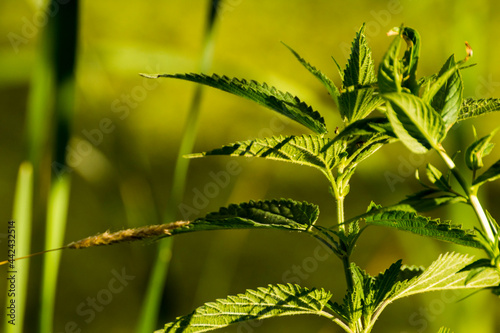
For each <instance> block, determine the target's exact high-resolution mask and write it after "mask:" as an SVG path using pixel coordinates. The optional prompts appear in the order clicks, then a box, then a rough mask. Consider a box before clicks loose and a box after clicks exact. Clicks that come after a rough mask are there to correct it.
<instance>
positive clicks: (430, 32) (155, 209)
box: [0, 0, 500, 333]
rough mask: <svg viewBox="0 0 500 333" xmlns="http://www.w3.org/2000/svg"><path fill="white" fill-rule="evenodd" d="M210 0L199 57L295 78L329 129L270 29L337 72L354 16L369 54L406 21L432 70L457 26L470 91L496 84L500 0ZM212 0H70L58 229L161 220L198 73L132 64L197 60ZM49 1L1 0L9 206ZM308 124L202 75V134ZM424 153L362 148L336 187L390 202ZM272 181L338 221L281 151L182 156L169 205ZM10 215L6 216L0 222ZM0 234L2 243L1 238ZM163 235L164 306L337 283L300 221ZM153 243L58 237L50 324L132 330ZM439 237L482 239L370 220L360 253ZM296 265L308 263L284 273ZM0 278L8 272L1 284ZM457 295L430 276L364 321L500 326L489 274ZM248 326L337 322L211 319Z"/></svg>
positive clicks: (377, 267)
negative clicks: (168, 257)
mask: <svg viewBox="0 0 500 333" xmlns="http://www.w3.org/2000/svg"><path fill="white" fill-rule="evenodd" d="M219 6H220V7H219V16H218V17H217V22H216V26H215V30H214V54H213V59H212V64H211V66H210V68H211V69H210V72H215V73H219V74H225V75H228V76H235V77H240V78H247V79H255V80H257V81H260V82H262V81H265V82H267V83H268V84H271V85H274V86H277V87H279V88H280V89H281V90H285V91H290V92H291V93H293V94H295V95H298V96H300V97H301V99H303V100H305V101H306V102H308V103H309V104H311V105H313V106H314V108H315V109H317V110H318V111H319V112H320V113H322V114H323V115H324V116H325V118H326V120H327V125H328V126H329V129H330V132H333V130H334V129H335V127H336V126H338V125H340V122H339V117H338V115H337V112H336V110H335V109H334V106H333V103H332V101H331V99H330V98H329V96H328V95H327V93H326V91H325V90H324V89H323V87H322V86H321V85H320V84H319V83H318V82H317V81H316V79H315V78H314V77H312V76H311V75H310V74H309V73H308V72H307V71H305V70H304V69H303V68H302V67H301V65H300V64H299V63H298V62H297V61H296V59H295V58H294V57H293V56H292V55H291V54H290V53H289V51H288V50H287V49H286V48H285V47H284V46H283V45H282V44H281V43H280V42H281V41H282V42H285V43H286V44H287V45H290V46H291V47H293V48H294V49H295V50H296V51H297V52H298V53H299V54H300V55H301V56H302V57H304V58H305V59H307V60H308V61H309V62H311V63H312V64H313V65H315V66H316V67H318V68H320V69H322V70H323V71H324V72H325V73H328V74H329V75H330V77H331V78H333V79H334V81H335V82H337V83H339V77H338V74H337V72H336V67H335V64H334V62H333V61H332V59H331V56H333V57H335V59H336V60H337V61H338V62H339V63H340V65H341V66H344V64H345V62H346V57H347V55H348V53H347V52H348V50H349V47H350V44H351V41H352V39H353V37H354V34H355V32H356V31H357V30H358V29H359V27H360V26H361V24H362V23H363V22H366V24H367V26H366V29H367V31H366V32H367V35H368V37H369V42H370V45H371V47H372V50H373V53H374V59H375V62H376V64H378V62H379V60H380V58H381V57H382V55H383V53H384V52H385V50H386V48H387V46H388V45H389V43H390V39H389V38H388V37H387V36H386V35H385V33H386V32H387V31H388V30H390V29H391V28H392V27H394V26H399V25H400V24H401V23H404V24H405V25H407V26H411V27H413V28H415V29H417V30H418V31H419V32H420V34H421V37H422V48H421V58H420V66H419V75H421V76H423V75H429V74H432V73H434V72H437V71H438V70H439V68H440V67H441V65H442V64H443V63H444V61H445V60H446V58H447V57H448V56H449V55H450V54H452V53H455V54H456V56H457V58H459V59H460V58H462V57H463V56H464V55H465V49H464V41H466V40H467V41H468V42H469V43H470V44H471V45H472V47H473V49H474V57H473V62H475V63H477V64H478V65H477V66H475V67H474V68H472V69H468V70H466V71H464V72H463V77H464V81H465V96H466V97H476V98H484V97H497V98H498V97H500V66H499V65H498V60H497V59H498V54H500V43H499V40H498V38H499V37H498V34H497V32H498V31H499V29H500V20H498V17H499V14H500V12H499V10H500V4H499V3H498V2H496V1H493V0H490V1H486V0H477V1H462V0H460V1H453V2H451V1H448V2H436V1H428V0H425V1H423V0H422V1H410V0H408V1H405V0H401V1H393V0H389V1H367V0H365V1H352V2H347V1H327V0H313V1H278V0H275V1H263V0H254V1H250V0H225V1H221V2H220V3H219ZM209 7H210V2H209V1H201V0H184V1H180V0H170V1H169V0H165V1H160V0H155V1H148V2H145V3H141V2H137V1H134V2H132V1H127V0H124V1H121V2H119V3H118V2H113V1H106V0H104V1H94V2H91V1H82V2H81V3H80V8H79V15H80V17H79V19H80V21H79V41H78V53H77V71H76V80H77V84H76V109H75V114H74V118H73V120H72V132H71V145H70V146H69V148H68V150H67V152H68V153H69V156H70V162H69V165H70V167H71V177H72V185H71V196H70V202H69V210H68V224H67V230H66V235H65V243H67V242H70V241H73V240H77V239H80V238H84V237H86V236H89V235H94V234H96V233H98V232H103V231H105V230H108V229H110V230H119V229H122V228H127V227H131V226H142V225H147V224H157V223H161V222H162V215H163V214H164V210H165V206H166V205H167V202H168V200H169V193H170V186H171V184H172V174H173V167H174V164H175V159H176V156H177V152H178V149H179V145H180V137H181V134H182V130H183V127H184V125H185V120H186V114H187V110H188V108H189V105H190V103H191V100H192V98H193V93H194V90H195V89H196V86H195V85H194V84H192V83H188V82H181V81H177V80H157V81H151V80H147V79H144V78H142V77H140V76H139V75H138V73H183V72H193V71H198V70H199V63H200V57H201V52H202V44H203V34H204V29H205V26H206V18H207V12H208V10H209ZM44 15H47V14H46V13H44V9H43V7H42V6H41V1H34V0H33V1H19V0H2V1H1V2H0V17H1V19H0V73H1V74H0V103H1V104H0V105H2V108H1V112H2V118H1V119H2V120H1V122H0V140H1V144H0V156H2V161H3V162H2V163H1V165H0V168H1V173H0V175H1V176H0V193H1V197H2V199H3V200H1V203H0V205H1V206H0V212H1V220H2V221H5V222H7V221H8V220H9V219H10V218H11V212H12V206H13V200H14V189H15V182H16V175H17V172H18V168H19V164H20V163H21V162H22V161H23V160H24V159H25V158H26V156H27V151H26V150H27V148H26V136H27V133H26V114H27V113H26V110H27V107H28V96H29V92H30V80H31V77H32V74H33V70H34V66H35V61H36V59H37V56H38V53H39V50H40V43H41V40H40V35H41V31H42V29H43V28H44V25H45V24H44V23H43V20H42V18H43V16H44ZM12 33H14V34H16V35H17V36H21V37H22V40H21V42H19V43H14V42H13V39H12V36H13V35H12ZM17 41H19V39H18V40H17ZM48 97H49V99H50V96H48ZM499 121H500V117H499V115H498V114H495V115H489V116H484V117H483V118H478V119H476V120H473V121H467V122H464V123H463V124H462V125H461V126H459V127H458V128H457V129H456V130H454V131H452V135H450V137H449V138H448V140H447V141H446V142H445V146H446V148H447V150H448V151H450V152H454V151H456V150H457V149H463V148H464V147H466V145H467V144H468V143H470V142H471V140H472V138H473V135H472V129H471V124H472V123H474V124H475V126H476V128H477V131H478V135H480V136H482V135H485V134H487V133H488V132H489V131H491V130H492V129H493V128H495V127H496V126H498V124H499ZM307 132H308V131H307V129H305V128H303V127H301V126H300V125H296V124H292V123H291V122H289V121H288V120H287V119H286V118H283V117H281V116H278V115H275V114H273V113H272V111H269V110H267V109H264V108H262V107H259V106H256V105H255V104H253V103H251V102H248V101H246V100H243V99H241V98H238V97H234V96H231V95H228V94H226V93H223V92H220V91H216V90H213V89H205V90H204V95H203V100H202V104H201V110H200V122H199V128H198V135H197V138H196V143H195V151H204V150H208V149H211V148H215V147H219V146H221V145H223V144H228V143H231V142H234V141H238V140H243V139H248V138H253V137H263V136H268V135H289V134H302V133H307ZM98 133H99V134H98ZM50 140H53V138H49V142H48V144H47V146H46V147H45V148H44V151H43V152H41V153H42V156H44V157H43V159H42V163H41V165H40V172H39V173H38V174H36V175H35V177H37V181H36V183H35V184H36V186H35V188H34V209H33V228H32V234H33V242H32V244H31V249H32V252H36V251H40V250H43V249H44V240H43V237H44V232H45V215H46V211H45V205H46V202H47V188H48V184H49V182H50V168H51V161H52V157H51V148H50V147H51V145H52V143H51V141H50ZM78 149H81V150H80V151H79V150H78ZM78 152H79V153H78ZM492 155H493V156H492V157H490V158H489V159H488V161H489V162H491V163H492V162H493V161H496V160H498V158H499V153H498V150H497V151H496V152H495V151H494V152H493V154H492ZM71 157H73V159H72V160H71ZM231 161H236V162H237V164H236V165H237V169H238V172H237V174H235V175H233V176H231V177H230V181H229V184H228V185H227V186H222V187H219V188H218V190H217V191H216V193H215V194H214V195H212V197H211V198H208V199H207V200H206V202H201V201H197V200H198V199H199V196H198V197H197V195H196V193H199V192H197V191H201V192H204V191H205V189H206V186H207V184H210V183H213V182H214V180H213V178H212V176H211V175H213V173H216V174H217V173H220V172H221V170H226V169H227V168H228V167H231V166H234V164H231V163H234V162H231ZM427 161H436V164H437V165H440V164H439V162H438V161H437V159H436V156H433V155H432V154H429V155H426V156H424V157H422V156H415V155H412V154H410V153H409V151H407V150H405V149H404V147H403V146H402V145H401V144H394V145H392V146H388V147H385V148H383V149H382V150H381V151H380V152H378V153H377V154H375V155H374V156H373V157H371V158H370V159H369V160H368V161H366V162H364V164H363V165H361V166H360V167H359V169H358V174H357V176H355V177H354V178H353V180H352V182H351V193H350V195H349V197H348V198H347V200H346V215H347V217H350V216H354V215H356V214H359V213H361V212H363V211H364V210H365V209H366V207H367V205H368V204H369V203H370V201H371V200H375V201H376V202H377V203H379V204H391V203H394V202H396V201H398V200H400V199H402V198H403V197H404V195H406V194H409V193H411V192H412V191H415V190H418V189H419V187H418V185H417V182H416V181H415V180H414V177H413V171H414V170H415V168H417V167H420V168H423V167H424V166H425V163H426V162H427ZM389 174H392V175H399V176H400V177H401V180H402V181H400V182H397V183H393V184H392V185H390V184H389V183H388V181H387V177H388V175H389ZM485 188H486V189H485V190H484V191H483V193H482V200H483V202H484V205H485V206H486V207H487V208H488V209H489V210H490V211H491V213H492V214H493V216H496V217H497V219H498V217H499V216H500V207H499V206H498V204H497V203H498V197H499V196H500V187H499V186H498V183H496V184H491V185H487V186H485ZM282 197H285V198H293V199H296V200H305V201H309V202H313V203H316V204H318V205H320V208H321V216H320V223H322V224H323V225H328V224H330V223H333V222H334V220H333V219H334V216H335V210H334V204H333V201H332V199H331V196H330V195H329V193H328V188H327V184H326V182H325V181H324V179H323V177H322V176H321V174H320V173H319V172H317V171H315V170H310V169H308V168H303V167H299V166H289V165H284V164H280V163H278V162H270V161H258V160H255V161H253V160H244V159H236V160H235V159H230V158H207V159H204V160H199V159H198V160H193V161H191V164H190V168H189V173H188V182H187V186H186V192H185V195H184V198H183V203H184V204H185V206H184V208H186V207H188V206H189V207H191V208H193V211H189V212H188V213H187V215H186V213H185V214H184V215H183V214H182V212H181V211H179V212H178V218H179V219H180V218H195V217H198V216H202V215H203V214H205V213H207V212H210V211H215V210H217V209H218V208H219V207H220V206H225V205H227V204H229V203H238V202H243V201H248V200H258V199H274V198H282ZM433 216H436V217H441V218H443V219H452V220H453V221H454V222H455V223H463V224H464V225H466V226H468V227H472V226H474V225H475V219H474V214H473V213H472V211H471V210H469V209H468V208H467V207H453V208H452V209H443V210H442V211H439V212H435V213H433ZM6 230H7V227H6V226H5V230H0V234H3V233H5V232H6ZM3 235H5V234H3ZM4 240H5V238H2V243H1V244H0V245H1V246H2V252H1V253H6V249H5V243H6V242H5V241H4ZM174 244H175V245H174V249H173V258H172V261H171V266H170V270H169V274H168V279H167V285H166V290H165V293H164V298H163V302H162V308H161V315H160V316H161V318H160V323H164V322H168V321H170V320H172V319H173V318H175V317H176V316H179V315H184V314H187V313H189V312H191V311H192V310H193V309H194V307H196V306H199V305H201V304H203V303H204V302H207V301H212V300H215V299H216V298H222V297H224V296H225V295H227V294H234V293H238V292H243V291H244V290H245V289H246V288H256V287H259V286H266V285H267V284H269V283H272V284H276V283H283V282H300V284H301V285H303V286H305V287H314V286H316V287H324V288H326V289H328V290H331V291H332V292H333V294H334V298H335V299H336V300H340V299H341V298H342V297H343V292H344V288H345V285H344V276H343V271H342V267H341V263H340V262H339V261H338V260H336V258H334V257H333V256H332V257H329V258H328V259H326V260H317V258H316V260H313V259H311V258H314V255H315V253H317V252H315V251H316V249H317V247H318V243H317V242H316V241H314V240H313V239H309V238H307V237H304V236H302V235H298V234H294V233H291V234H287V233H283V232H270V231H252V232H248V231H230V232H229V231H228V232H207V233H194V234H187V235H182V236H179V237H177V238H176V239H175V243H174ZM155 251H156V246H155V244H152V243H150V242H146V243H140V244H136V243H134V244H122V245H117V246H111V247H101V248H93V249H87V250H81V251H72V250H66V251H64V252H63V255H62V262H61V268H60V277H59V281H58V285H57V288H58V291H57V298H56V315H55V319H54V332H65V330H66V324H67V323H68V322H75V323H76V324H77V326H78V328H79V329H81V332H134V327H135V326H136V324H137V320H138V316H139V312H140V307H141V302H142V300H143V296H144V293H145V288H146V284H147V280H148V275H149V272H150V269H151V264H152V261H153V258H154V256H155ZM443 251H461V252H466V251H467V252H471V253H477V252H474V251H471V250H470V249H465V248H460V247H454V246H450V245H448V244H443V243H438V242H434V241H432V240H428V239H424V238H420V237H417V236H413V235H409V234H401V233H396V232H393V231H392V230H386V229H380V228H372V229H369V230H368V231H367V232H366V233H365V234H364V235H363V236H362V238H361V240H360V242H359V243H358V248H357V250H356V252H355V253H354V256H353V260H354V261H356V262H357V263H358V264H359V265H360V266H361V267H364V268H365V269H366V270H367V271H368V272H369V273H371V274H377V273H378V272H380V271H382V270H384V269H385V268H387V267H388V266H389V265H390V264H391V263H392V262H394V261H396V260H397V259H399V258H403V262H404V263H406V264H410V265H412V264H415V265H428V264H430V263H431V262H432V261H433V260H434V259H435V258H436V257H437V255H438V254H439V253H441V252H443ZM3 257H4V256H3V255H2V256H1V258H3ZM322 258H323V257H322ZM2 260H3V259H2ZM30 262H31V267H30V276H29V278H30V279H29V293H28V299H27V304H26V305H27V314H26V316H27V318H32V319H33V320H31V319H30V320H28V322H27V323H26V324H25V325H26V326H25V331H35V330H36V327H37V316H38V313H39V306H40V305H39V297H40V290H39V289H40V270H41V266H42V262H43V258H42V257H36V258H33V259H31V260H30ZM297 267H300V268H301V269H302V270H301V273H293V271H294V269H296V268H297ZM2 269H4V268H2ZM123 270H124V271H125V272H126V273H127V275H129V276H131V280H130V281H128V283H127V285H126V286H124V288H123V290H122V291H121V292H119V293H116V294H112V299H111V300H110V301H109V302H108V304H106V305H103V306H102V308H99V310H95V311H94V314H95V316H94V317H93V318H92V320H87V319H89V316H88V315H82V314H81V311H80V312H78V309H80V310H82V309H85V310H86V309H89V308H91V307H89V306H88V299H89V298H96V297H100V296H99V295H101V296H102V294H103V293H104V292H103V290H106V289H109V286H108V284H109V282H110V280H111V279H112V278H113V277H114V273H113V272H122V271H123ZM132 277H133V279H132ZM292 278H293V280H292ZM287 279H288V280H289V281H287ZM4 283H5V282H4V279H2V280H1V282H0V287H1V288H2V290H3V289H5V288H4ZM463 296H465V294H459V293H457V294H454V293H444V294H443V293H440V294H438V293H436V294H429V295H425V296H419V297H414V298H412V299H405V300H403V301H399V302H398V303H397V304H396V305H391V306H390V307H388V309H387V310H386V311H385V313H384V314H383V315H382V316H381V318H380V320H379V322H378V324H377V325H376V327H375V329H374V332H420V333H421V332H436V331H437V329H438V328H439V327H440V326H441V325H446V326H449V327H451V328H453V330H455V332H471V331H474V332H485V333H487V332H498V331H500V319H499V318H500V317H499V316H498V313H499V310H498V309H499V303H498V299H496V298H495V297H494V296H492V295H490V294H488V293H487V292H482V293H479V294H477V295H474V296H473V297H471V298H469V299H467V300H466V301H462V302H457V301H458V300H459V299H460V298H462V297H463ZM82 304H83V306H82ZM2 311H3V310H2ZM2 311H0V313H1V314H2V318H5V316H3V312H2ZM86 320H87V321H86ZM161 326H162V325H158V328H160V327H161ZM253 331H256V332H324V333H326V332H341V330H340V329H339V328H337V327H336V326H333V324H330V323H329V322H327V321H325V320H324V319H321V318H314V317H296V318H292V319H290V318H280V319H273V320H267V321H264V322H262V323H253V326H252V325H249V326H248V325H240V326H237V325H235V326H233V327H230V328H228V329H226V330H221V332H253Z"/></svg>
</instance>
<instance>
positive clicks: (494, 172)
mask: <svg viewBox="0 0 500 333" xmlns="http://www.w3.org/2000/svg"><path fill="white" fill-rule="evenodd" d="M499 178H500V160H498V161H497V162H496V163H495V164H493V165H492V166H490V167H489V168H488V170H486V171H485V172H484V173H483V174H481V175H480V176H479V177H477V178H476V179H475V180H474V181H473V182H472V185H475V186H480V185H482V184H484V183H486V182H492V181H494V180H497V179H499Z"/></svg>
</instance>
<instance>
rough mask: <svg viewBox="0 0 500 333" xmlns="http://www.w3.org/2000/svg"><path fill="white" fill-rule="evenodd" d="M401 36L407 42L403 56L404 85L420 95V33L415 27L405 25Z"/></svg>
mask: <svg viewBox="0 0 500 333" xmlns="http://www.w3.org/2000/svg"><path fill="white" fill-rule="evenodd" d="M401 36H402V37H403V39H404V40H405V42H406V44H407V49H406V51H405V54H404V56H403V64H404V67H405V72H404V78H403V82H402V86H403V87H405V88H408V89H409V90H410V91H411V93H412V94H413V95H416V96H418V93H419V88H420V86H419V84H418V82H417V67H418V59H419V57H420V35H419V33H418V32H417V31H416V30H415V29H412V28H408V27H403V28H402V31H401Z"/></svg>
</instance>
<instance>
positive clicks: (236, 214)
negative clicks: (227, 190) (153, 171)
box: [171, 199, 319, 235]
mask: <svg viewBox="0 0 500 333" xmlns="http://www.w3.org/2000/svg"><path fill="white" fill-rule="evenodd" d="M318 215H319V208H318V206H316V205H313V204H310V203H307V202H296V201H293V200H285V199H281V200H270V201H257V202H256V201H250V202H245V203H241V204H238V205H235V204H233V205H230V206H228V207H227V208H226V207H223V208H221V209H220V210H219V211H218V212H214V213H209V214H207V215H206V216H205V217H203V218H198V219H196V220H194V221H193V222H191V223H189V224H186V225H183V226H182V227H180V228H176V229H173V230H172V231H171V235H176V234H181V233H186V232H192V231H203V230H223V229H256V228H258V229H261V228H262V229H284V230H295V231H307V230H309V229H310V228H311V226H312V225H313V224H314V223H315V222H316V220H317V219H318Z"/></svg>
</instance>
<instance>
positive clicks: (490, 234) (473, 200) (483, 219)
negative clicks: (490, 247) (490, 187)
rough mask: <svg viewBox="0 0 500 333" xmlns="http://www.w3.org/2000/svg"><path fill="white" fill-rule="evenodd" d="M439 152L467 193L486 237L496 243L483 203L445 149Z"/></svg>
mask: <svg viewBox="0 0 500 333" xmlns="http://www.w3.org/2000/svg"><path fill="white" fill-rule="evenodd" d="M437 152H438V153H439V155H440V156H441V158H442V159H443V160H444V162H445V163H446V165H447V166H448V168H450V170H451V172H452V173H453V175H454V176H455V178H456V179H457V181H458V183H459V184H460V186H461V187H462V188H463V190H464V191H465V194H466V195H467V197H468V199H469V201H470V203H471V205H472V208H473V209H474V212H475V213H476V216H477V218H478V220H479V222H480V223H481V226H482V227H483V230H484V232H485V233H486V236H487V237H488V239H489V240H490V241H491V242H495V235H494V233H493V230H492V229H491V226H490V222H489V221H488V218H487V216H486V213H485V212H484V209H483V207H482V206H481V203H480V202H479V200H478V198H477V196H476V194H475V193H473V192H472V191H471V188H470V187H469V186H468V185H467V182H466V181H465V179H464V178H463V177H462V175H461V174H460V172H459V171H458V170H457V167H456V165H455V163H454V162H453V160H452V159H451V158H450V157H449V156H448V155H447V154H446V152H445V151H444V149H438V150H437Z"/></svg>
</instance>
